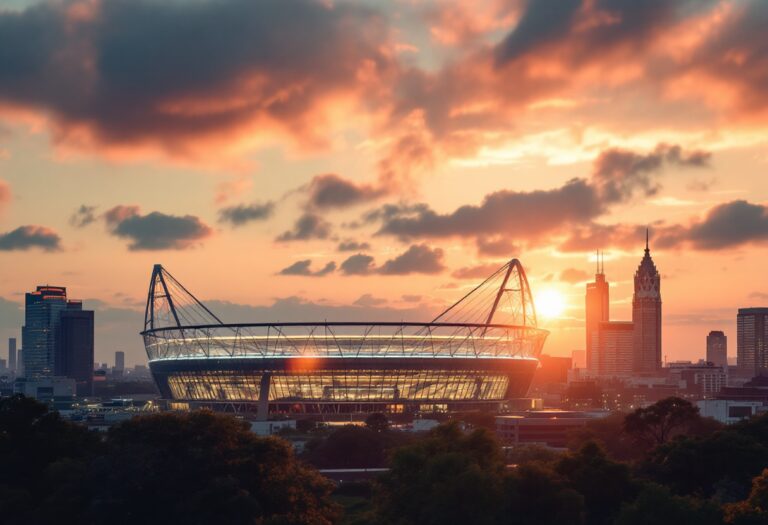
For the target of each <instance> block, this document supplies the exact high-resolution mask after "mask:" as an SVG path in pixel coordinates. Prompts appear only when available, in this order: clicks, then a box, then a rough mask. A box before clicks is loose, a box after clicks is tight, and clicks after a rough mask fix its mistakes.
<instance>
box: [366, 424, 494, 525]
mask: <svg viewBox="0 0 768 525" xmlns="http://www.w3.org/2000/svg"><path fill="white" fill-rule="evenodd" d="M504 470H505V468H504V460H503V456H502V454H501V449H500V447H499V446H498V444H497V443H496V441H495V439H494V438H493V436H492V435H491V434H490V433H489V432H487V431H486V430H483V429H479V430H475V431H474V432H472V433H470V434H467V435H464V434H463V433H462V432H461V430H460V429H459V427H458V425H456V424H447V425H442V426H440V427H437V428H436V429H433V430H432V431H430V433H429V434H428V435H427V436H426V437H424V438H422V439H420V440H419V441H417V442H415V443H413V444H411V445H407V446H405V447H402V448H400V449H398V450H396V451H395V452H394V455H393V457H392V461H391V470H390V471H389V472H388V473H387V474H386V475H384V476H383V477H382V478H381V479H380V481H379V483H378V484H377V489H376V509H377V514H378V516H379V519H380V521H381V523H398V524H401V525H464V524H467V523H473V524H477V525H483V524H493V523H496V517H497V513H498V511H499V509H500V507H501V501H502V493H503V483H502V481H503V475H504Z"/></svg>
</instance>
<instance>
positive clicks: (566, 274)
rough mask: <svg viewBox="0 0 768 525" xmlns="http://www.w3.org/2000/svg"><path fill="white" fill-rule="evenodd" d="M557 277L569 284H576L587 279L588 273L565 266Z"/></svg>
mask: <svg viewBox="0 0 768 525" xmlns="http://www.w3.org/2000/svg"><path fill="white" fill-rule="evenodd" d="M559 279H560V280H561V281H563V282H566V283H570V284H578V283H582V282H584V281H588V280H589V274H588V273H587V272H585V271H584V270H579V269H576V268H566V269H565V270H563V271H562V272H560V277H559Z"/></svg>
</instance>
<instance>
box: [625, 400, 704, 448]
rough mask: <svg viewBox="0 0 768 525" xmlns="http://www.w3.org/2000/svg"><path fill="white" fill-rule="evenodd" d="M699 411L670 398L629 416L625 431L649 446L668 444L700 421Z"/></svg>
mask: <svg viewBox="0 0 768 525" xmlns="http://www.w3.org/2000/svg"><path fill="white" fill-rule="evenodd" d="M700 417H701V416H699V409H698V408H696V407H695V406H693V405H692V404H691V403H690V402H689V401H686V400H685V399H681V398H679V397H668V398H666V399H662V400H661V401H658V402H656V403H654V404H653V405H651V406H649V407H646V408H638V409H637V410H635V411H634V412H632V413H630V414H629V415H627V417H626V418H625V420H624V430H625V431H626V432H627V434H629V435H630V436H632V437H633V438H634V439H635V440H637V441H638V442H639V443H644V444H646V445H648V446H655V445H660V444H662V443H666V442H667V441H668V440H669V439H670V438H671V437H673V436H674V435H675V434H677V433H679V432H680V431H682V430H684V429H685V428H686V427H688V426H689V425H691V424H692V423H694V422H695V421H697V420H698V419H700Z"/></svg>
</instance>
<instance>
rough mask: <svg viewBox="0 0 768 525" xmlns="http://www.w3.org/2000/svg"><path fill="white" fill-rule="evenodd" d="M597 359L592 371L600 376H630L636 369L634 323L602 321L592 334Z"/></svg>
mask: <svg viewBox="0 0 768 525" xmlns="http://www.w3.org/2000/svg"><path fill="white" fill-rule="evenodd" d="M592 337H593V339H594V341H593V347H594V348H595V349H596V353H597V360H596V362H595V367H594V369H593V370H592V371H591V372H592V373H594V375H596V376H598V377H628V376H630V375H632V372H633V370H634V366H635V361H634V355H635V354H634V344H635V329H634V323H632V322H627V321H609V322H606V323H600V324H599V325H598V330H597V332H595V333H593V334H592Z"/></svg>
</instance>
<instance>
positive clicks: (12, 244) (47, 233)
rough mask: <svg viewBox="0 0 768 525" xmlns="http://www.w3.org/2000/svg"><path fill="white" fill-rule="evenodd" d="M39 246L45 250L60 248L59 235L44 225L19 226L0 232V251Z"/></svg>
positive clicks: (51, 250) (52, 250)
mask: <svg viewBox="0 0 768 525" xmlns="http://www.w3.org/2000/svg"><path fill="white" fill-rule="evenodd" d="M30 248H41V249H43V250H44V251H46V252H55V251H59V250H60V249H61V237H59V235H58V234H57V233H56V232H55V231H53V230H52V229H50V228H46V227H45V226H19V227H18V228H16V229H15V230H11V231H9V232H6V233H0V251H13V250H28V249H30Z"/></svg>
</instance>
